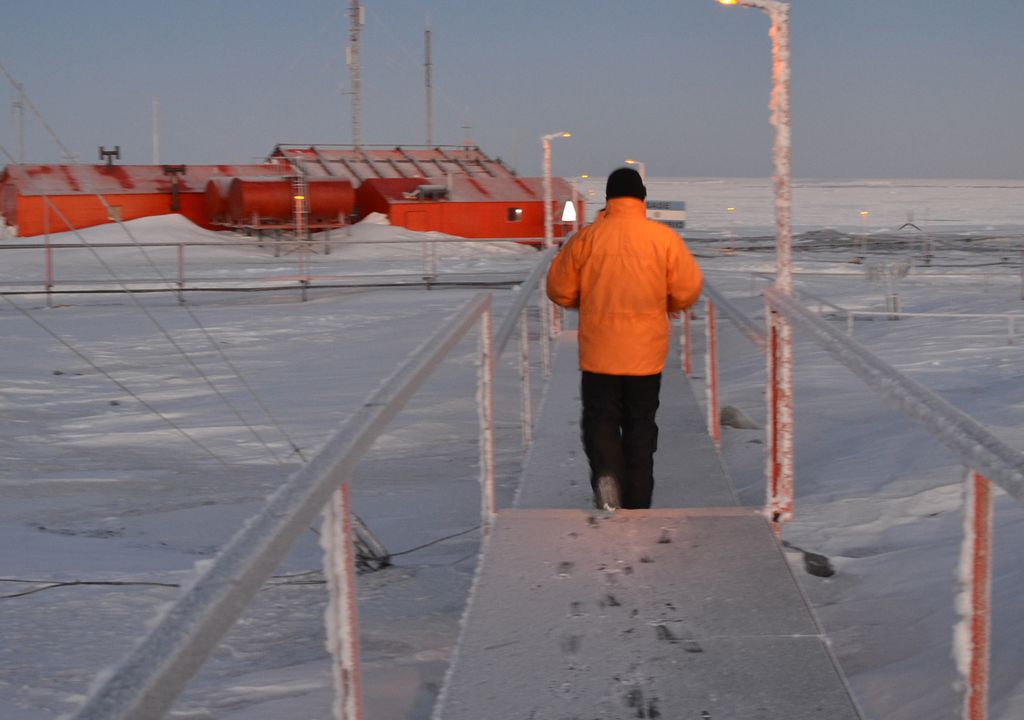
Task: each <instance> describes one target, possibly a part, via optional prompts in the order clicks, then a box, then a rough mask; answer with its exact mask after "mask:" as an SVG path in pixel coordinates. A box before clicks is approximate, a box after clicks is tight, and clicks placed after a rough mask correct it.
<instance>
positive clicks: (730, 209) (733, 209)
mask: <svg viewBox="0 0 1024 720" xmlns="http://www.w3.org/2000/svg"><path fill="white" fill-rule="evenodd" d="M726 210H728V211H729V212H736V208H726Z"/></svg>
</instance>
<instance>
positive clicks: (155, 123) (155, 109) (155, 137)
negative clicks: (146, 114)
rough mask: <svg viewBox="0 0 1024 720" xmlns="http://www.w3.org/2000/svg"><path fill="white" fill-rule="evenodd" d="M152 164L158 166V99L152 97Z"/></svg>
mask: <svg viewBox="0 0 1024 720" xmlns="http://www.w3.org/2000/svg"><path fill="white" fill-rule="evenodd" d="M153 164H154V165H159V164H160V98H158V97H157V96H156V95H154V96H153Z"/></svg>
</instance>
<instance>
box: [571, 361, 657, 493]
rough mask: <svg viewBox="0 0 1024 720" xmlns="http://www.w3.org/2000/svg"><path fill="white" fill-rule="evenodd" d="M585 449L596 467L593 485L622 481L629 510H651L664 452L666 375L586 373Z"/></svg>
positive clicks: (583, 387) (583, 385)
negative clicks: (659, 420)
mask: <svg viewBox="0 0 1024 720" xmlns="http://www.w3.org/2000/svg"><path fill="white" fill-rule="evenodd" d="M580 386H581V395H582V399H583V420H582V422H581V423H580V424H581V427H582V430H583V449H584V450H585V451H586V453H587V459H588V460H589V461H590V484H591V485H592V486H596V484H597V479H598V478H599V477H601V476H602V475H611V476H613V477H614V478H615V479H616V480H618V481H619V488H620V490H621V495H622V497H621V500H622V507H623V508H633V509H636V508H649V507H650V506H651V494H652V492H653V490H654V451H655V450H657V449H658V426H657V424H656V423H655V422H654V415H655V413H656V412H657V411H658V395H659V393H660V391H661V373H658V374H657V375H642V376H629V375H602V374H600V373H592V372H587V371H585V370H584V371H583V379H582V381H581V384H580Z"/></svg>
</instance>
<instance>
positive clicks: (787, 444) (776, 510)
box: [765, 303, 793, 532]
mask: <svg viewBox="0 0 1024 720" xmlns="http://www.w3.org/2000/svg"><path fill="white" fill-rule="evenodd" d="M765 316H766V319H767V322H768V352H767V353H766V355H767V359H768V394H769V397H768V467H767V468H766V474H767V476H768V503H767V507H768V517H769V519H770V520H771V521H772V522H773V523H776V525H775V530H776V532H780V531H781V527H782V523H785V522H789V521H790V520H791V519H792V518H793V375H792V373H793V328H792V326H791V325H790V324H789V322H788V321H787V320H786V319H785V318H784V317H782V316H781V315H780V314H779V313H777V312H775V311H774V310H773V309H772V307H771V304H770V303H769V305H768V306H767V307H766V309H765Z"/></svg>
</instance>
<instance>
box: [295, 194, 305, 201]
mask: <svg viewBox="0 0 1024 720" xmlns="http://www.w3.org/2000/svg"><path fill="white" fill-rule="evenodd" d="M295 199H296V200H305V199H306V196H305V195H296V196H295Z"/></svg>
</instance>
